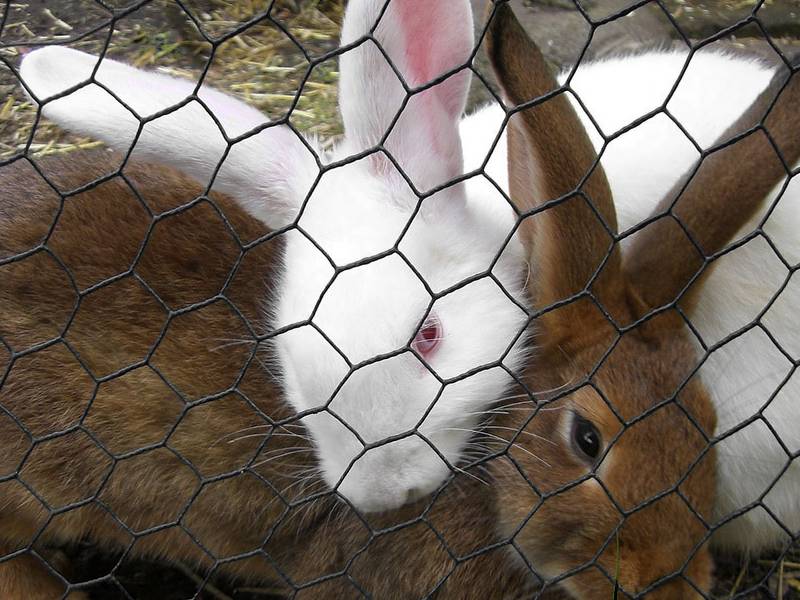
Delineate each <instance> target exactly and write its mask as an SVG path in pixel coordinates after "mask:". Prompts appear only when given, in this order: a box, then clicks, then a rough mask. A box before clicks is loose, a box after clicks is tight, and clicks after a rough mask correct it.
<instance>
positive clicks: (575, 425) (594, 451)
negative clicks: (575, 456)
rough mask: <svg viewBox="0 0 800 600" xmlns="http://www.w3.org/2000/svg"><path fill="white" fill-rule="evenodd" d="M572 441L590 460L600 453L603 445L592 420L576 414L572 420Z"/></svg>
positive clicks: (592, 460)
mask: <svg viewBox="0 0 800 600" xmlns="http://www.w3.org/2000/svg"><path fill="white" fill-rule="evenodd" d="M572 443H573V444H574V445H575V448H576V449H577V450H578V451H579V452H580V453H581V454H583V455H584V456H586V458H588V459H589V460H590V461H591V462H594V460H595V459H596V458H597V456H598V454H600V449H601V448H602V446H603V442H602V439H601V437H600V432H599V431H597V428H596V427H595V426H594V425H592V422H591V421H589V420H588V419H585V418H583V417H582V416H580V415H578V414H576V415H575V418H574V420H573V422H572Z"/></svg>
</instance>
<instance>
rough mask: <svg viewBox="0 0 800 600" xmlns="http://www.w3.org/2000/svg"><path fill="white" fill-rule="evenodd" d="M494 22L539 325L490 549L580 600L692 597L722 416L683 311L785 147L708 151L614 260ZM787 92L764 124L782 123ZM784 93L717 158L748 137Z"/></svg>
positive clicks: (546, 86)
mask: <svg viewBox="0 0 800 600" xmlns="http://www.w3.org/2000/svg"><path fill="white" fill-rule="evenodd" d="M492 12H493V14H492V15H491V19H492V20H491V23H490V25H489V28H488V32H487V45H488V48H487V49H488V53H489V56H490V58H491V61H492V64H493V67H494V70H495V73H496V75H497V78H498V80H499V82H500V84H501V87H502V88H503V90H504V92H505V95H506V97H507V99H508V101H509V105H510V107H511V108H510V110H509V115H510V118H509V121H508V126H507V131H508V144H509V178H510V197H511V200H512V202H513V204H514V205H515V207H516V208H517V211H518V214H519V215H520V220H519V232H520V236H521V238H522V239H523V241H524V243H525V244H526V247H527V248H528V250H529V252H530V256H531V260H530V264H531V265H532V270H533V273H532V277H531V278H530V280H529V281H530V284H529V291H530V293H531V295H532V299H533V306H534V307H535V309H534V312H533V314H532V319H531V327H532V329H533V331H534V334H533V335H532V339H533V340H534V343H535V349H534V356H533V360H532V361H531V366H530V368H529V369H528V372H527V373H526V374H525V376H524V378H523V381H521V382H520V389H519V395H518V396H516V397H515V400H519V399H521V401H516V402H514V403H513V404H511V405H507V406H506V407H505V408H506V410H503V409H502V408H501V409H499V410H500V412H501V416H500V419H499V421H497V422H496V423H495V425H494V426H489V428H488V431H490V432H491V434H490V435H492V436H493V437H494V438H495V439H496V438H498V437H499V438H503V439H504V440H505V443H506V446H505V448H506V449H507V450H506V452H505V456H504V457H503V459H502V460H499V461H497V466H496V467H495V475H496V476H497V478H498V486H497V489H498V510H499V513H500V528H501V531H502V533H503V534H504V535H505V536H508V538H509V539H510V540H511V542H512V545H513V547H514V548H515V549H516V551H517V553H518V554H519V556H520V558H521V559H522V560H523V561H524V562H525V563H526V564H527V565H528V567H529V568H531V569H532V570H533V571H534V572H535V573H536V574H537V575H538V576H539V577H540V578H542V579H543V580H544V582H545V584H546V586H547V584H550V583H557V584H559V585H560V586H561V587H563V588H564V589H566V590H567V591H568V592H569V593H571V594H572V595H573V596H575V597H577V598H606V597H612V595H613V594H614V592H615V590H616V591H617V592H618V593H620V595H621V596H622V597H624V596H626V595H627V596H631V597H641V596H646V597H647V598H694V597H700V596H702V595H704V594H705V593H707V592H709V590H710V587H711V584H712V571H713V562H712V559H711V556H710V553H709V551H708V548H707V540H708V538H709V536H710V535H711V532H712V531H713V527H712V523H711V520H710V518H711V509H712V506H713V502H714V490H715V452H714V444H713V434H714V429H715V422H716V415H715V411H714V408H713V406H712V404H711V400H710V397H709V394H708V393H707V391H706V389H704V387H703V385H702V384H701V382H700V381H699V378H698V377H696V376H695V372H696V370H697V368H698V366H699V364H700V361H701V359H702V351H701V350H702V349H701V346H700V344H699V342H698V340H697V339H696V338H695V337H694V336H693V335H692V332H691V329H690V327H689V326H688V325H687V323H688V322H689V321H688V319H687V318H686V316H685V315H686V312H685V311H686V310H688V311H690V310H691V298H692V294H694V293H696V290H697V289H698V288H699V286H698V285H693V286H690V285H689V284H690V283H692V282H693V281H694V280H695V279H698V276H699V274H700V272H701V271H702V270H703V268H704V266H705V265H706V264H708V262H709V261H708V257H710V256H712V255H714V254H715V253H717V252H719V251H720V250H721V249H722V248H723V247H724V246H725V245H726V244H727V243H728V241H729V240H730V239H731V238H732V236H733V235H734V234H735V233H736V231H737V230H738V229H739V227H741V226H742V225H743V224H744V223H746V222H747V220H748V219H749V218H750V217H751V216H752V214H753V213H754V211H755V210H756V209H757V207H758V206H759V204H760V203H761V201H762V200H763V199H764V197H765V196H766V194H767V192H768V191H769V190H770V189H771V188H772V187H773V186H774V185H775V184H776V183H778V182H779V181H780V179H781V177H785V175H786V170H785V168H784V166H783V165H784V163H783V162H781V161H780V160H778V159H777V155H776V153H775V151H774V150H773V146H774V145H775V144H777V146H778V147H780V144H781V142H786V143H787V144H788V143H789V142H788V141H787V140H786V139H782V138H781V137H780V136H777V135H776V136H773V138H772V139H773V140H774V141H773V142H770V141H768V137H767V136H766V135H764V132H763V131H761V130H758V129H754V130H753V131H750V132H748V133H747V134H746V135H742V136H740V137H739V139H737V140H735V143H733V144H731V145H723V144H720V149H719V150H718V151H715V152H714V153H712V154H709V155H708V156H706V157H705V159H704V160H703V162H702V163H701V165H700V168H699V169H698V170H697V171H696V172H695V173H693V174H692V177H691V178H690V181H689V185H686V186H685V189H684V184H683V182H682V183H681V185H680V186H677V187H676V189H675V190H674V191H673V193H671V194H669V195H668V197H666V198H665V199H664V200H663V201H662V202H661V204H660V205H659V206H658V207H657V210H656V212H655V214H654V216H653V217H652V220H650V221H648V222H647V223H648V224H647V225H646V226H645V227H642V228H641V229H640V230H638V231H637V232H636V233H634V234H632V235H630V236H629V237H630V239H626V241H625V252H624V253H623V252H622V249H621V248H620V243H621V242H622V239H621V237H620V236H619V235H618V234H617V229H616V216H615V212H614V204H613V199H612V196H611V190H610V188H609V185H608V182H607V181H606V178H605V175H604V173H603V171H602V168H601V166H600V164H599V162H598V159H597V156H596V153H595V152H594V150H593V148H592V145H591V143H590V141H589V138H588V136H587V135H586V132H585V131H584V130H583V128H582V126H581V124H580V121H579V120H578V118H577V115H576V114H575V112H574V110H573V109H572V107H571V106H570V104H569V102H568V100H567V97H566V92H565V91H564V90H561V89H559V86H558V84H557V83H556V81H555V79H554V78H553V77H552V75H551V74H550V72H549V70H548V68H547V65H546V64H545V62H544V59H543V57H542V55H541V53H540V52H539V50H538V49H537V47H536V46H535V44H534V43H533V42H532V41H531V40H530V39H529V38H528V36H527V35H526V34H525V32H524V30H523V29H522V27H521V26H520V24H519V23H518V22H517V20H516V18H515V17H514V15H513V12H512V10H511V9H510V8H509V6H508V5H507V4H504V3H503V4H501V3H497V4H496V5H495V6H494V8H493V9H492ZM798 79H799V78H797V77H795V82H794V86H793V87H792V88H790V89H786V90H784V93H783V94H782V95H781V97H780V98H779V100H780V102H778V103H776V104H775V105H774V110H773V111H772V112H771V113H770V119H773V118H775V119H784V120H785V119H786V118H787V117H786V114H788V112H789V111H788V110H787V108H788V107H789V106H791V104H792V102H794V103H795V105H796V103H797V98H793V96H797V95H798V92H797V90H796V89H795V88H797V87H800V86H798V85H797V80H798ZM783 81H785V78H784V79H783V80H781V81H780V82H777V83H776V84H775V85H773V86H770V88H769V89H768V90H767V91H765V92H764V94H762V96H761V97H760V98H759V100H758V101H757V102H756V103H755V104H754V105H753V107H752V108H751V109H750V110H749V111H748V112H747V113H746V114H745V115H743V117H742V118H741V119H740V121H739V122H738V123H736V124H734V126H733V127H732V128H731V130H729V131H728V132H726V134H725V136H724V138H723V140H725V141H728V140H731V139H732V138H733V137H734V136H735V135H737V134H739V132H741V131H744V130H745V129H747V128H750V127H751V126H752V124H753V123H758V122H759V120H760V119H761V118H763V116H764V112H765V109H766V108H769V104H770V102H771V101H772V100H773V99H774V97H775V94H776V93H777V91H778V90H780V89H781V88H780V84H782V83H783ZM786 92H789V94H787V93H786ZM790 96H792V97H790ZM781 111H783V114H782V115H781V116H779V115H778V113H780V112H781ZM795 120H796V118H795ZM766 125H767V126H769V120H767V121H766ZM777 129H779V130H780V129H781V128H780V127H779V128H777ZM795 131H796V128H795ZM789 137H791V136H789ZM795 137H796V136H795ZM792 144H793V145H792V147H791V148H790V147H789V146H788V145H785V146H784V147H783V148H780V149H781V150H783V151H784V154H785V155H786V156H785V158H791V157H792V156H794V154H793V153H794V152H795V151H796V149H795V148H794V145H800V143H797V144H794V142H792ZM743 157H749V158H750V159H751V160H750V161H747V160H743ZM755 157H759V158H760V157H767V158H768V157H771V160H769V159H766V160H765V161H759V160H752V159H753V158H755ZM765 163H766V164H765ZM731 164H736V165H740V168H738V169H737V170H736V172H735V173H731V169H730V165H731ZM741 165H748V166H747V167H742V166H741ZM676 197H677V198H678V199H677V201H676V200H675V198H676ZM642 201H643V202H646V201H649V199H646V198H643V199H642ZM722 203H725V210H722ZM721 215H725V218H721ZM699 281H700V280H699V279H698V282H699ZM687 288H688V289H687ZM678 301H680V307H679V306H678Z"/></svg>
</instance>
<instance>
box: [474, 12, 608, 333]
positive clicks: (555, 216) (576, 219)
mask: <svg viewBox="0 0 800 600" xmlns="http://www.w3.org/2000/svg"><path fill="white" fill-rule="evenodd" d="M490 18H491V21H490V24H489V27H488V30H487V38H486V42H487V52H488V55H489V58H490V60H491V63H492V67H493V69H494V72H495V74H496V76H497V79H498V81H499V83H500V85H501V86H502V88H503V91H504V92H505V95H506V97H507V99H508V101H509V102H510V103H511V104H512V105H514V106H515V107H517V108H515V109H513V110H515V111H516V112H514V114H513V116H512V117H511V119H510V120H509V124H508V153H509V167H508V168H509V184H510V190H509V191H510V196H511V200H512V202H514V204H515V206H516V207H517V209H518V210H519V211H520V213H521V214H522V215H523V216H524V215H526V214H529V215H530V216H527V217H526V218H525V219H524V220H523V221H522V222H521V224H520V235H521V238H522V241H523V243H524V244H525V245H526V248H527V249H528V250H529V253H530V256H531V264H532V265H533V268H534V269H535V270H537V273H536V276H535V277H533V278H531V281H532V283H531V291H532V295H533V299H534V302H535V305H536V306H537V307H539V308H542V307H547V306H550V305H552V304H554V303H556V302H559V301H561V300H565V299H567V298H570V297H572V296H574V295H575V294H578V293H580V292H581V291H583V290H585V289H586V288H587V286H588V285H589V284H590V283H591V284H592V291H593V292H599V296H600V297H601V302H604V301H605V300H604V298H605V297H606V294H605V293H604V290H603V289H599V288H600V287H603V288H608V287H609V284H610V282H612V281H617V280H618V278H617V277H613V276H612V277H609V275H616V274H618V272H619V256H618V254H619V253H618V252H617V251H616V247H614V248H613V251H612V244H613V241H614V240H613V237H612V236H613V235H615V234H616V227H617V225H616V215H615V212H614V204H613V200H612V197H611V190H610V188H609V185H608V181H607V180H606V176H605V173H604V172H603V169H602V168H601V166H600V164H599V162H598V159H597V154H596V153H595V151H594V148H593V146H592V143H591V141H590V139H589V136H588V135H587V133H586V131H585V130H584V128H583V126H582V125H581V122H580V120H579V119H578V115H577V114H576V113H575V110H574V109H573V108H572V106H571V105H570V103H569V101H568V99H567V96H566V93H555V94H554V95H552V96H551V97H549V98H547V99H546V100H544V101H542V102H534V103H533V104H532V105H530V106H526V103H530V102H531V101H536V100H537V99H538V98H541V97H542V96H545V95H547V94H549V93H552V92H554V91H556V90H558V88H559V85H558V84H557V82H556V80H555V78H554V77H553V74H552V73H551V72H550V69H549V68H548V66H547V64H546V63H545V60H544V57H543V56H542V53H541V52H540V51H539V49H538V47H537V46H536V44H535V43H534V42H533V41H532V40H531V39H530V38H529V37H528V35H527V34H526V33H525V31H524V29H523V28H522V26H521V25H520V23H519V21H517V18H516V17H515V16H514V13H513V11H512V10H511V8H510V7H509V6H508V5H506V4H500V3H498V4H496V5H495V7H494V11H493V14H492V15H491V17H490ZM520 106H524V108H522V109H519V107H520ZM584 180H585V181H584ZM549 202H552V205H548V203H549ZM536 209H541V210H536ZM609 253H611V255H610V256H609ZM607 257H608V262H607V263H606V265H605V267H604V270H603V275H602V277H598V278H597V280H595V281H594V282H592V278H593V276H594V274H595V272H596V271H597V270H598V268H599V267H600V266H601V265H603V261H604V260H606V258H607ZM600 280H602V286H601V281H600ZM578 304H583V303H578ZM556 312H561V311H556ZM570 312H571V313H572V314H570V316H569V317H568V318H569V319H574V318H575V316H576V315H575V314H574V311H570ZM564 316H565V317H566V316H567V315H566V314H565V315H564ZM571 328H574V324H573V327H571Z"/></svg>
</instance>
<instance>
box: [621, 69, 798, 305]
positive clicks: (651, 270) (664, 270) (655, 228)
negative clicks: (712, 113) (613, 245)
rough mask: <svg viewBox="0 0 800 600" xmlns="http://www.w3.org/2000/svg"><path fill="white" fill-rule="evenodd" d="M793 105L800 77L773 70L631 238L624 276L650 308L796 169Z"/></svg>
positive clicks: (675, 291)
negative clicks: (761, 88)
mask: <svg viewBox="0 0 800 600" xmlns="http://www.w3.org/2000/svg"><path fill="white" fill-rule="evenodd" d="M776 96H777V98H776ZM798 107H800V74H798V73H797V72H795V73H793V74H791V75H790V78H789V79H788V81H787V76H786V72H785V71H781V72H779V73H778V74H776V75H775V77H773V79H772V81H771V82H770V85H769V86H768V87H767V88H766V89H765V90H764V91H763V92H762V93H761V95H760V96H759V97H758V98H757V99H756V101H755V102H754V103H753V104H752V105H751V106H750V108H749V109H748V110H747V111H745V113H744V114H743V115H742V116H741V117H740V118H739V119H738V120H737V121H736V122H735V123H734V124H733V125H732V126H731V127H730V128H729V129H728V130H727V131H726V132H725V133H724V134H723V135H722V136H721V137H720V139H719V140H718V141H717V143H716V144H715V145H716V146H720V145H721V144H723V146H722V147H721V148H720V149H718V150H716V151H714V152H712V153H710V154H707V155H706V156H705V157H704V158H703V159H702V162H701V163H700V165H699V167H698V168H697V170H696V171H694V172H693V173H692V174H691V175H689V176H688V177H687V178H684V179H683V180H682V181H680V182H679V183H678V184H677V185H676V186H675V187H674V188H673V189H672V190H671V191H670V192H669V193H668V194H667V195H666V196H665V198H664V199H663V200H662V201H661V202H660V203H659V204H658V206H657V208H656V210H655V212H654V213H653V215H654V216H658V215H663V216H662V217H661V218H660V219H658V220H656V221H654V222H653V223H651V224H650V225H648V226H647V227H645V228H644V229H643V230H642V231H641V232H639V233H637V234H636V236H635V238H634V239H633V241H632V243H631V246H630V247H629V251H628V252H626V256H625V267H626V272H627V274H628V276H629V277H630V279H631V282H632V284H633V285H634V286H635V287H636V288H637V290H638V292H639V294H640V295H641V297H642V298H643V299H644V301H645V303H646V305H647V308H648V310H649V309H653V308H657V307H659V306H664V305H666V304H668V303H670V302H673V301H674V300H676V297H677V296H678V295H679V294H680V293H681V292H682V290H683V289H684V288H685V287H686V285H687V284H688V283H689V282H690V281H691V280H692V278H693V277H695V276H696V275H697V274H698V272H700V271H701V270H702V269H703V266H704V264H705V257H707V256H711V255H713V254H715V253H716V252H718V251H720V250H722V249H723V248H724V247H725V245H726V244H728V243H729V241H730V240H731V239H732V238H733V236H734V235H735V234H736V232H737V231H738V230H739V229H740V228H741V227H742V226H743V225H744V224H745V223H747V221H748V220H749V219H750V218H751V217H752V216H753V215H754V214H755V213H756V211H757V210H758V209H759V208H760V207H761V205H762V204H763V202H764V199H765V198H766V197H767V194H768V193H769V192H770V191H771V190H772V189H773V188H774V187H775V186H776V185H777V184H778V183H779V182H780V181H781V179H783V178H785V177H786V175H787V173H788V171H789V170H791V168H792V166H793V165H794V164H796V162H797V160H798V158H800V108H798ZM765 115H766V118H765ZM742 134H745V135H743V136H742ZM737 136H739V137H738V139H737ZM732 139H735V141H734V142H733V143H730V144H728V145H724V144H725V143H726V142H728V141H730V140H732ZM776 150H777V151H778V152H776ZM779 153H780V154H779ZM687 179H688V183H687ZM676 198H677V200H676ZM692 240H693V241H692ZM694 289H697V288H692V290H694ZM690 293H691V294H692V295H693V294H694V291H692V292H690ZM688 300H689V301H690V302H691V297H689V298H688ZM690 306H691V305H690Z"/></svg>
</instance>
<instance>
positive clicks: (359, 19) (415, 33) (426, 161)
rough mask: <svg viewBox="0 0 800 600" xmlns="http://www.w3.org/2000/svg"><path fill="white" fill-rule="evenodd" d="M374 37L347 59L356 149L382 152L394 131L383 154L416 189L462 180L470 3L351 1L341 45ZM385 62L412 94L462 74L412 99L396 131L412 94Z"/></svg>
mask: <svg viewBox="0 0 800 600" xmlns="http://www.w3.org/2000/svg"><path fill="white" fill-rule="evenodd" d="M387 1H388V6H387ZM384 8H385V9H386V10H385V11H384ZM373 30H374V31H373ZM370 34H372V39H368V40H367V41H366V42H364V43H362V44H361V45H359V46H357V47H356V48H353V49H352V50H349V51H346V52H345V53H344V54H342V57H341V65H340V71H341V75H340V102H341V110H342V118H343V120H344V126H345V133H346V137H347V140H348V143H349V144H351V150H353V151H355V152H358V151H363V150H365V149H368V148H374V147H376V146H378V145H379V144H380V142H381V140H382V139H383V138H384V136H385V135H386V133H387V132H388V131H389V129H390V127H391V133H390V134H389V136H388V138H387V140H386V143H385V144H384V148H385V149H386V150H388V151H389V153H390V154H391V155H392V156H393V157H394V158H395V159H396V160H397V162H398V163H399V165H400V167H401V168H402V170H403V171H404V172H405V173H406V175H407V176H408V177H409V178H410V179H411V181H412V183H413V184H414V186H415V187H416V188H417V189H418V190H420V191H423V192H424V191H427V190H430V189H431V188H434V187H436V186H439V185H441V184H443V183H446V182H447V181H449V180H451V179H453V178H454V177H458V176H459V175H461V173H462V170H463V154H462V150H461V141H460V138H459V134H458V124H459V120H460V118H461V116H462V113H463V111H464V106H465V103H466V99H467V92H468V90H469V83H470V79H471V72H470V70H469V63H470V56H471V53H472V51H473V46H474V38H473V30H472V10H471V8H470V3H469V1H468V0H448V1H447V2H442V1H439V0H350V3H349V4H348V6H347V11H346V13H345V19H344V24H343V27H342V45H343V46H344V45H347V44H351V43H354V42H357V41H358V40H360V39H362V38H363V37H364V36H369V35H370ZM378 44H379V45H380V48H382V49H383V52H381V49H379V47H378ZM384 53H385V55H384ZM386 57H388V58H389V60H391V62H392V64H393V65H394V66H395V68H396V69H397V72H398V73H399V74H400V75H401V76H402V78H403V81H404V82H405V84H406V85H407V86H408V87H409V88H411V89H415V88H419V87H420V86H424V85H425V84H428V83H430V82H431V81H434V80H436V79H438V78H439V77H441V76H443V75H445V74H446V73H448V72H450V71H453V70H455V69H458V68H459V67H464V68H463V69H462V70H460V71H458V72H457V73H455V74H453V75H451V76H450V77H448V78H447V79H445V80H444V81H442V82H440V83H438V84H436V85H434V86H433V87H431V88H429V89H427V90H425V91H423V92H420V93H418V94H415V95H413V96H412V97H410V98H409V101H408V104H407V105H406V106H405V108H403V111H402V114H401V116H400V118H399V120H398V121H397V123H395V124H394V126H393V127H392V123H393V122H394V120H395V118H396V117H397V114H398V112H399V111H400V109H401V107H403V102H404V101H405V99H406V96H407V94H406V91H405V89H404V88H403V84H402V83H401V81H400V79H399V78H398V76H397V74H396V73H395V71H394V70H393V69H392V67H391V66H390V64H389V62H388V61H387V58H386ZM386 161H387V159H386V157H385V156H383V155H382V154H380V153H379V154H375V155H373V158H372V165H373V166H374V168H375V169H376V170H377V171H378V172H385V171H387V170H390V169H389V165H388V164H387V163H386Z"/></svg>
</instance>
